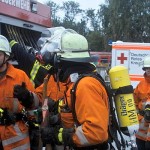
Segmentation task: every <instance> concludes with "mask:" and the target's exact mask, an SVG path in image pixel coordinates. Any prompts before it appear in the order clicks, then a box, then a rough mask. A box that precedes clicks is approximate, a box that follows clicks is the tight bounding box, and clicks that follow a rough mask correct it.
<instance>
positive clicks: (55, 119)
mask: <svg viewBox="0 0 150 150" xmlns="http://www.w3.org/2000/svg"><path fill="white" fill-rule="evenodd" d="M48 120H49V124H50V125H51V126H55V125H60V124H61V118H60V114H59V113H58V114H56V115H55V114H50V116H49V119H48Z"/></svg>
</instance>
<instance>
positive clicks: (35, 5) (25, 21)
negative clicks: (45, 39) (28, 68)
mask: <svg viewBox="0 0 150 150" xmlns="http://www.w3.org/2000/svg"><path fill="white" fill-rule="evenodd" d="M50 18H51V15H50V8H49V6H47V5H44V4H41V3H39V2H37V1H35V0H0V34H2V35H4V36H6V37H7V38H10V39H14V40H16V41H17V42H19V43H20V44H21V45H22V46H23V47H24V48H25V49H26V50H28V49H29V48H30V47H32V48H34V49H36V50H38V45H37V40H38V39H39V37H40V35H41V32H42V31H43V30H44V29H45V28H50V27H51V26H52V22H51V19H50Z"/></svg>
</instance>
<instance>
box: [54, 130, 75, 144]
mask: <svg viewBox="0 0 150 150" xmlns="http://www.w3.org/2000/svg"><path fill="white" fill-rule="evenodd" d="M74 132H75V131H74V129H73V128H60V129H59V132H58V136H57V139H58V143H63V144H64V145H65V146H70V147H75V144H74V143H73V140H72V135H73V133H74Z"/></svg>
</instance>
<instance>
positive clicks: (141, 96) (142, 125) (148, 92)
mask: <svg viewBox="0 0 150 150" xmlns="http://www.w3.org/2000/svg"><path fill="white" fill-rule="evenodd" d="M134 101H135V105H136V109H137V111H138V112H139V111H144V109H145V105H146V104H147V103H148V102H150V77H147V76H146V74H144V79H143V80H142V81H141V82H140V83H139V84H138V85H137V87H136V88H135V90H134ZM138 117H139V130H138V132H137V133H136V137H137V138H139V139H141V140H144V141H147V140H148V141H150V126H149V123H146V122H145V120H144V118H143V116H142V115H140V114H138Z"/></svg>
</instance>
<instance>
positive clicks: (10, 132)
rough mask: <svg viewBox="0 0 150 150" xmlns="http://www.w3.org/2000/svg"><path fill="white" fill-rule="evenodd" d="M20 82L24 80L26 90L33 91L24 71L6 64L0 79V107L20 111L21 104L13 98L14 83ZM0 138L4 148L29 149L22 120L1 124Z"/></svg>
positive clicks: (27, 137)
mask: <svg viewBox="0 0 150 150" xmlns="http://www.w3.org/2000/svg"><path fill="white" fill-rule="evenodd" d="M22 82H25V84H26V87H27V89H28V90H30V91H34V87H33V85H32V83H31V82H30V79H29V78H28V77H27V75H26V74H25V72H23V71H22V70H19V69H16V68H14V67H13V66H12V65H11V64H8V69H7V73H6V76H5V77H4V78H2V79H1V80H0V108H7V109H9V110H10V111H11V112H16V113H19V112H21V111H22V109H23V106H22V105H21V104H20V102H19V101H18V100H17V99H15V98H13V88H14V85H16V84H19V85H21V84H22ZM0 140H1V141H2V143H3V144H4V145H3V146H4V149H6V150H9V149H11V150H12V149H14V150H17V149H18V150H20V149H21V147H23V149H24V147H25V146H26V147H27V148H25V149H30V142H29V136H28V127H27V126H26V125H25V123H24V122H23V121H18V122H16V123H15V124H14V125H13V124H12V125H9V126H3V125H1V126H0Z"/></svg>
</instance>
